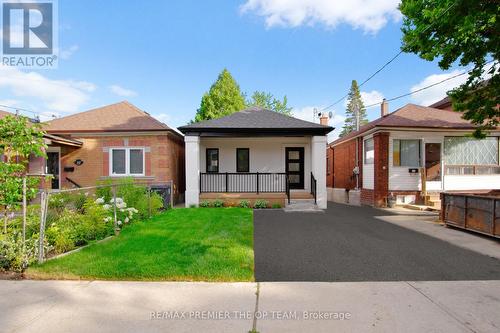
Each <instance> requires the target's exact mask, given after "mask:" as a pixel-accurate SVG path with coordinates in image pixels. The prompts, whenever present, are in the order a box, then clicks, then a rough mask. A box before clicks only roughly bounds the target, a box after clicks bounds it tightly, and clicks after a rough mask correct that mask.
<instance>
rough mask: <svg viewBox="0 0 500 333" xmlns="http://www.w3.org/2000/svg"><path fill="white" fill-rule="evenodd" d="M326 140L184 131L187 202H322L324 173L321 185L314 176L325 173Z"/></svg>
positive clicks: (308, 137)
mask: <svg viewBox="0 0 500 333" xmlns="http://www.w3.org/2000/svg"><path fill="white" fill-rule="evenodd" d="M325 144H326V138H325V137H312V136H302V137H282V136H280V137H252V138H248V137H226V138H222V137H217V138H213V137H194V136H186V158H187V159H188V160H187V161H186V171H187V172H186V175H187V183H188V185H189V184H190V185H191V186H188V187H187V191H186V205H198V204H199V202H200V201H204V200H215V199H220V200H223V201H225V203H226V205H228V206H235V205H238V204H239V202H240V201H241V200H247V201H249V203H250V204H251V205H253V204H254V203H255V201H256V200H259V199H263V200H266V201H268V202H269V205H273V204H279V205H280V206H282V207H285V206H287V205H288V204H290V202H291V200H298V199H303V200H306V199H307V200H311V203H312V204H313V205H318V207H320V204H321V205H326V186H325V184H326V179H322V180H324V182H323V186H325V187H324V191H322V190H321V189H322V188H320V186H319V185H318V183H319V180H318V177H317V176H316V175H320V176H321V177H323V178H324V175H325V173H324V172H322V170H320V169H321V167H322V168H323V169H324V168H325V164H326V160H325V155H324V146H325ZM194 165H198V169H197V170H190V169H191V168H190V167H192V166H194ZM191 175H195V176H194V177H193V176H191ZM195 182H196V183H195ZM190 190H191V191H192V192H190ZM323 192H324V193H323Z"/></svg>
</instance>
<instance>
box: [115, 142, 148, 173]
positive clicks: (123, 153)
mask: <svg viewBox="0 0 500 333" xmlns="http://www.w3.org/2000/svg"><path fill="white" fill-rule="evenodd" d="M110 159H111V162H110V167H111V175H112V176H144V149H143V148H111V149H110Z"/></svg>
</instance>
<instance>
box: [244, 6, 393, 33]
mask: <svg viewBox="0 0 500 333" xmlns="http://www.w3.org/2000/svg"><path fill="white" fill-rule="evenodd" d="M399 2H400V0H349V1H345V0H288V1H287V0H247V1H246V2H245V3H244V4H243V5H242V6H241V7H240V11H241V12H242V13H249V12H253V13H255V14H257V15H259V16H262V17H264V18H265V20H266V25H267V27H269V28H271V27H275V26H281V27H298V26H301V25H308V26H313V25H316V24H321V25H323V26H325V27H326V28H329V29H332V28H335V27H336V26H337V25H339V24H342V23H345V24H348V25H350V26H352V27H353V28H354V29H362V30H363V31H364V32H367V33H376V32H377V31H379V30H380V29H381V28H383V27H384V26H385V25H386V24H387V22H388V21H389V20H393V21H398V20H399V19H400V18H401V13H400V12H399V10H398V4H399Z"/></svg>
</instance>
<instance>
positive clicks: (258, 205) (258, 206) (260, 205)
mask: <svg viewBox="0 0 500 333" xmlns="http://www.w3.org/2000/svg"><path fill="white" fill-rule="evenodd" d="M268 206H269V202H268V201H267V200H263V199H259V200H255V204H254V205H253V208H256V209H263V208H267V207H268Z"/></svg>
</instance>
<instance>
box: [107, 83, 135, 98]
mask: <svg viewBox="0 0 500 333" xmlns="http://www.w3.org/2000/svg"><path fill="white" fill-rule="evenodd" d="M109 90H111V92H112V93H113V94H115V95H118V96H122V97H134V96H137V93H136V92H135V91H133V90H130V89H126V88H123V87H121V86H119V85H117V84H114V85H111V86H109Z"/></svg>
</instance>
